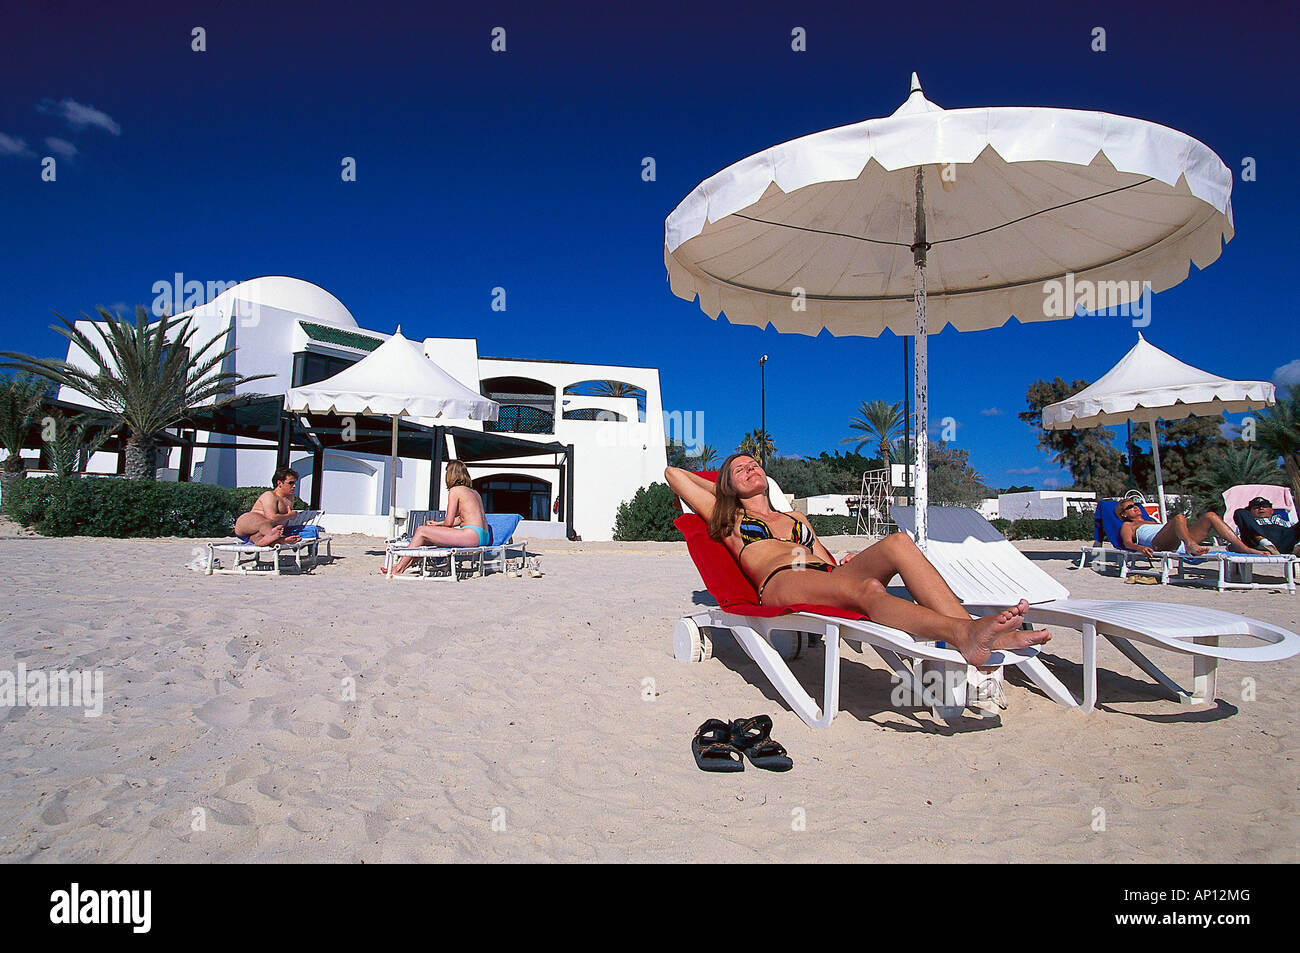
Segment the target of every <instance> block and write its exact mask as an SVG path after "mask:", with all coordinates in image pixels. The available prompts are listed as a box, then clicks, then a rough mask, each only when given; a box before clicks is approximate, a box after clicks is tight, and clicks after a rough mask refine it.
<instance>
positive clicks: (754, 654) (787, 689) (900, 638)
mask: <svg viewBox="0 0 1300 953" xmlns="http://www.w3.org/2000/svg"><path fill="white" fill-rule="evenodd" d="M768 482H769V489H770V495H771V500H772V503H773V505H774V506H776V507H778V508H779V509H781V510H782V511H784V510H786V508H787V505H786V503H785V496H784V494H782V493H781V491H780V487H778V486H777V485H776V483H775V481H773V480H771V478H769V480H768ZM682 507H683V509H684V511H685V512H687V513H690V512H691V511H690V509H689V507H687V506H686V504H685V503H684V502H683V503H682ZM692 515H693V514H692ZM714 545H718V544H714ZM694 558H695V557H694V554H692V559H694ZM731 559H732V557H731V555H730V553H726V555H725V560H726V561H731ZM731 565H732V567H733V568H734V572H735V573H736V574H737V575H738V576H739V575H740V569H739V567H738V566H735V565H734V562H732V563H731ZM696 567H697V568H698V569H699V570H700V574H701V576H704V575H705V572H706V567H704V566H702V565H701V564H700V562H699V561H698V560H697V561H696ZM705 584H706V587H707V585H708V581H707V579H706V582H705ZM713 595H714V598H715V599H719V602H721V601H722V599H720V598H719V593H713ZM753 608H754V609H755V610H759V609H760V607H758V606H754V607H753ZM709 628H712V629H725V630H727V631H729V632H730V633H731V634H732V636H734V637H735V639H736V642H737V643H738V644H739V645H740V647H741V648H742V649H743V650H744V652H745V654H747V655H748V656H749V657H750V658H751V659H753V660H754V662H755V663H756V664H757V665H758V667H759V669H760V670H761V671H762V672H763V674H764V675H766V676H767V679H768V681H769V682H771V684H772V687H773V688H775V689H776V690H777V692H778V693H779V694H780V695H781V697H782V698H783V699H785V702H786V704H788V705H789V706H790V708H791V710H793V711H794V713H795V714H797V715H798V716H799V717H800V718H801V719H802V720H803V721H804V723H805V724H807V725H808V726H809V727H811V728H815V729H824V728H829V727H830V724H831V722H832V721H833V720H834V718H835V715H836V714H837V713H838V711H839V691H840V649H839V644H840V640H841V639H843V640H844V641H846V642H853V643H856V644H857V645H858V646H859V651H861V648H860V647H861V646H862V645H868V646H870V647H871V648H872V649H873V650H874V651H875V653H876V654H877V655H878V656H880V658H881V659H882V660H883V661H884V662H885V664H886V665H888V666H889V668H890V669H891V670H892V671H893V673H894V675H895V677H896V679H897V680H898V681H897V682H896V685H897V686H898V687H899V688H901V689H902V692H903V696H902V697H904V698H906V699H908V700H909V702H910V705H909V706H905V707H926V706H928V707H929V708H930V710H931V712H932V713H933V714H934V715H935V717H938V718H943V719H949V718H954V717H957V716H959V715H960V714H962V712H963V711H964V710H965V708H966V707H967V706H968V705H971V707H972V708H974V705H973V703H974V702H976V701H978V699H975V698H972V697H970V695H969V693H968V689H967V686H968V676H967V673H968V672H969V671H970V670H971V669H970V666H969V665H968V664H967V662H966V659H965V658H963V657H962V655H961V653H960V652H957V651H956V650H954V649H949V648H939V647H938V646H937V645H936V644H935V643H934V642H927V641H921V640H918V639H916V638H914V637H913V636H911V635H909V634H908V633H906V632H903V631H901V630H899V629H894V628H890V627H889V626H886V625H881V624H879V623H877V622H870V621H866V620H856V619H845V618H840V617H838V616H829V615H822V614H820V613H815V612H787V613H785V614H782V615H777V616H771V617H769V616H759V615H750V614H746V613H745V612H744V607H743V606H740V605H736V606H734V607H733V609H732V610H728V609H724V608H720V607H718V606H711V607H699V608H698V609H697V611H695V612H692V613H689V614H687V615H685V616H683V617H682V618H681V619H679V620H678V622H677V624H676V626H675V627H674V629H673V654H674V656H675V657H676V658H677V659H678V661H682V662H702V661H705V660H706V659H708V658H710V657H711V655H712V651H713V645H712V642H711V641H710V639H709V638H708V637H707V636H706V635H705V634H704V630H705V629H709ZM817 636H819V637H820V638H821V641H822V643H823V645H824V647H825V667H824V681H823V686H822V703H821V705H818V704H817V701H816V700H815V699H814V698H813V697H812V695H810V694H809V693H808V692H807V690H805V689H804V687H803V686H802V685H801V684H800V683H799V680H798V679H797V678H795V676H794V673H793V672H791V671H790V666H789V664H788V662H789V661H792V660H794V659H796V658H798V657H799V656H800V655H801V654H802V653H803V651H804V649H805V648H807V647H808V646H809V645H810V643H811V642H812V641H813V639H812V637H817ZM1038 651H1039V650H1038V649H1037V648H1036V647H1035V648H1028V649H1017V650H1013V651H998V652H994V653H993V655H992V656H991V657H990V659H989V662H988V665H989V666H1006V665H1015V666H1018V667H1019V668H1020V670H1021V671H1022V672H1024V673H1025V674H1026V675H1027V676H1028V677H1029V678H1030V680H1031V681H1033V682H1034V684H1036V685H1037V686H1038V687H1039V688H1041V689H1042V690H1043V692H1044V693H1045V694H1046V695H1047V696H1048V697H1049V698H1051V699H1053V700H1054V701H1056V702H1057V703H1058V704H1061V705H1065V706H1070V707H1073V706H1075V705H1077V704H1078V703H1077V702H1076V701H1075V700H1074V697H1073V696H1072V695H1071V694H1070V692H1069V690H1068V689H1067V688H1066V687H1065V686H1064V685H1062V684H1061V682H1060V681H1059V680H1058V679H1057V678H1056V676H1055V675H1053V674H1052V673H1051V672H1050V671H1049V670H1048V668H1047V666H1045V665H1044V664H1043V663H1042V661H1041V660H1040V659H1039V658H1038ZM975 711H976V713H977V714H984V712H981V711H980V710H979V709H978V708H975Z"/></svg>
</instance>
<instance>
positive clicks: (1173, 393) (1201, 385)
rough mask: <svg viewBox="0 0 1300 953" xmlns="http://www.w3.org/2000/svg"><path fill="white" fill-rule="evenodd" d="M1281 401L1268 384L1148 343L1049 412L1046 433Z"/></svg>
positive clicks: (1140, 341)
mask: <svg viewBox="0 0 1300 953" xmlns="http://www.w3.org/2000/svg"><path fill="white" fill-rule="evenodd" d="M1274 400H1275V396H1274V387H1273V385H1272V384H1270V383H1269V382H1268V381H1234V380H1228V379H1227V378H1225V377H1219V376H1218V375H1216V374H1210V373H1208V372H1206V371H1203V370H1201V369H1200V368H1196V367H1192V366H1191V365H1190V364H1184V363H1183V362H1182V361H1180V360H1178V359H1177V358H1176V357H1173V356H1172V355H1170V354H1166V353H1165V352H1164V351H1162V350H1160V348H1158V347H1156V346H1155V345H1154V344H1152V343H1151V342H1149V341H1148V340H1146V338H1144V337H1143V336H1142V335H1141V334H1140V333H1139V334H1138V340H1137V344H1135V345H1133V348H1132V349H1131V350H1130V351H1129V352H1128V353H1127V354H1125V355H1124V357H1123V358H1122V359H1121V360H1120V362H1119V363H1118V364H1116V365H1115V366H1114V367H1112V368H1111V369H1110V370H1109V371H1107V372H1106V374H1105V375H1104V376H1102V377H1101V378H1100V379H1098V380H1097V381H1095V382H1094V383H1092V384H1090V385H1088V386H1087V387H1085V388H1084V389H1083V390H1081V391H1079V393H1077V394H1075V395H1074V396H1072V397H1068V398H1066V399H1065V400H1063V401H1060V402H1058V403H1055V404H1049V405H1047V406H1046V407H1044V408H1043V427H1044V428H1046V429H1047V430H1066V429H1069V428H1071V427H1077V428H1079V429H1087V428H1089V427H1101V426H1108V425H1113V424H1122V423H1124V422H1125V421H1133V422H1134V423H1145V422H1148V421H1152V420H1156V419H1158V418H1161V417H1163V418H1164V419H1166V420H1181V419H1182V418H1184V417H1205V416H1211V415H1214V416H1217V415H1219V414H1223V413H1225V412H1226V413H1240V412H1241V411H1244V410H1256V409H1258V408H1260V407H1266V406H1268V405H1269V404H1272V403H1273V402H1274Z"/></svg>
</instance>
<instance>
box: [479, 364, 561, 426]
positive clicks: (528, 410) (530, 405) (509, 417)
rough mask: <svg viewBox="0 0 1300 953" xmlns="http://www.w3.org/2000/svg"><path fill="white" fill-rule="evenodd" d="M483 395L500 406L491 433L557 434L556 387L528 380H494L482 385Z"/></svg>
mask: <svg viewBox="0 0 1300 953" xmlns="http://www.w3.org/2000/svg"><path fill="white" fill-rule="evenodd" d="M481 389H482V393H483V396H484V397H486V398H488V400H495V401H496V402H497V403H498V404H500V405H501V413H500V414H498V416H497V419H496V420H495V421H488V422H487V423H486V424H484V427H483V429H484V430H486V431H487V432H488V433H500V432H507V433H555V388H554V387H552V386H551V385H550V384H547V383H546V382H545V381H539V380H533V379H532V378H529V377H492V378H488V379H487V380H485V381H483V382H482V385H481Z"/></svg>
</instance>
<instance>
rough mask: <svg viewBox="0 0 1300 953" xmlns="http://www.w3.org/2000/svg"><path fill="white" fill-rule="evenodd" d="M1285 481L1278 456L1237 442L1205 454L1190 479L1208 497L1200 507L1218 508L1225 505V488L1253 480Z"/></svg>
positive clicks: (1276, 484) (1266, 482) (1275, 483)
mask: <svg viewBox="0 0 1300 953" xmlns="http://www.w3.org/2000/svg"><path fill="white" fill-rule="evenodd" d="M1282 481H1283V474H1282V471H1281V470H1280V469H1279V468H1278V465H1277V458H1276V457H1275V456H1273V455H1272V454H1270V453H1269V452H1268V451H1264V450H1259V449H1257V448H1255V447H1252V446H1250V445H1249V444H1246V445H1245V446H1237V445H1235V444H1234V445H1231V446H1228V447H1225V448H1223V449H1221V450H1213V451H1211V452H1210V453H1208V454H1206V456H1205V459H1204V460H1203V461H1202V464H1201V466H1200V467H1199V468H1198V469H1197V471H1196V475H1195V476H1194V477H1193V478H1192V479H1191V480H1189V481H1188V482H1189V483H1190V484H1191V486H1190V489H1192V490H1193V491H1194V492H1196V493H1197V494H1198V495H1200V496H1203V497H1204V498H1205V503H1204V505H1203V506H1201V507H1199V508H1201V509H1208V508H1210V507H1213V508H1214V509H1216V510H1217V509H1219V508H1220V507H1222V505H1223V491H1224V490H1227V489H1230V488H1232V487H1234V486H1248V485H1250V484H1253V483H1262V484H1265V485H1270V486H1278V485H1280V484H1281V483H1282Z"/></svg>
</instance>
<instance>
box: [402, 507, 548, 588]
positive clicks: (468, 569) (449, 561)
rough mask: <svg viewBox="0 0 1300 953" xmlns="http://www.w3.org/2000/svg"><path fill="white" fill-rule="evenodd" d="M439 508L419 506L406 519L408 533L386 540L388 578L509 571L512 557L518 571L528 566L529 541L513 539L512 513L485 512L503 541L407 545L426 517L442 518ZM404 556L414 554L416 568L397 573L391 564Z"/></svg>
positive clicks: (458, 576)
mask: <svg viewBox="0 0 1300 953" xmlns="http://www.w3.org/2000/svg"><path fill="white" fill-rule="evenodd" d="M442 512H443V511H441V510H438V511H433V510H421V511H418V512H416V513H413V514H411V516H410V517H409V518H408V521H407V533H408V535H407V536H406V537H405V538H403V539H398V540H389V541H388V543H387V545H386V547H385V550H384V570H385V572H386V573H387V574H388V578H389V580H390V581H392V580H396V579H441V580H445V581H447V582H458V581H459V580H460V579H461V577H462V576H485V575H487V574H488V573H489V572H492V571H493V570H495V571H497V572H502V573H507V574H509V572H510V563H511V561H512V560H518V561H519V570H520V571H521V572H523V571H524V570H525V569H526V568H527V567H528V561H529V559H530V554H529V552H528V542H527V540H521V541H520V542H515V541H514V531H515V529H516V527H518V525H519V522H520V517H519V516H517V515H513V514H498V513H486V514H484V516H485V518H486V519H487V523H488V527H489V530H490V532H491V533H492V536H493V538H494V539H502V540H504V541H503V542H499V543H493V544H490V545H487V546H415V547H412V546H410V545H409V542H410V534H413V533H414V532H415V530H416V528H418V527H419V526H421V525H422V524H423V523H424V522H425V520H426V519H441V518H442ZM403 556H411V557H414V559H415V568H414V570H413V571H410V572H404V573H402V574H401V575H396V574H394V573H393V571H392V570H393V567H394V566H395V565H397V563H398V561H399V560H400V559H401V558H402V557H403ZM531 558H532V560H533V562H534V563H536V559H537V557H536V556H535V555H533V556H531ZM533 572H536V570H533ZM538 575H540V573H538Z"/></svg>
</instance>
